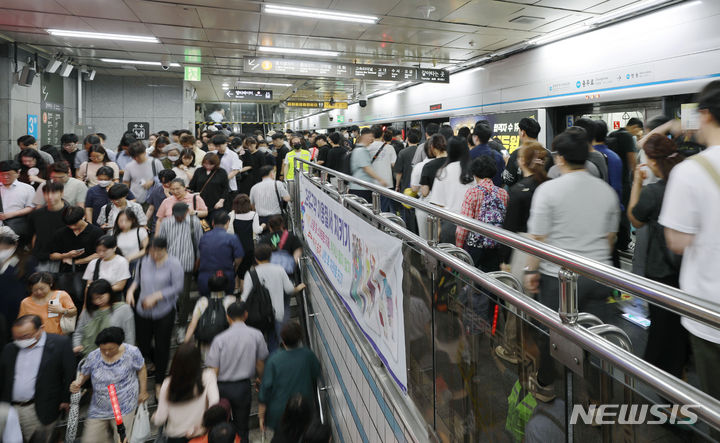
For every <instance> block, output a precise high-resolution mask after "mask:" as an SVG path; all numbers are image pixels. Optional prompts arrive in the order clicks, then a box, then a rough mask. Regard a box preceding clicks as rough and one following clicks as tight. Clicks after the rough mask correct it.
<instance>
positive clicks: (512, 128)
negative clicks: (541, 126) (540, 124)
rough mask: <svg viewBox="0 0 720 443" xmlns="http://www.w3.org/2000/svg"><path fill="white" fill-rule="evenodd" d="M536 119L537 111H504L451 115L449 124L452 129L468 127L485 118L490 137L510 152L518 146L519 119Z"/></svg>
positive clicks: (471, 127)
mask: <svg viewBox="0 0 720 443" xmlns="http://www.w3.org/2000/svg"><path fill="white" fill-rule="evenodd" d="M525 117H527V118H532V119H534V120H537V111H536V110H532V111H518V112H505V113H503V114H483V115H465V116H461V117H451V118H450V126H452V128H453V131H455V132H456V133H457V130H458V129H460V128H462V127H463V126H466V127H468V128H470V129H473V127H475V123H477V122H478V121H480V120H487V121H488V122H489V123H490V127H491V128H492V130H493V135H492V138H494V139H496V140H498V141H499V142H500V143H502V144H503V146H505V149H507V150H508V152H510V153H512V152H513V151H514V150H516V149H517V148H518V147H519V146H520V120H522V119H523V118H525Z"/></svg>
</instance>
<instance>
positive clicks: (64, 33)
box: [47, 29, 160, 43]
mask: <svg viewBox="0 0 720 443" xmlns="http://www.w3.org/2000/svg"><path fill="white" fill-rule="evenodd" d="M47 32H48V33H49V34H50V35H55V36H58V37H77V38H94V39H101V40H118V41H125V42H141V43H160V40H158V39H157V37H154V36H152V35H127V34H106V33H103V32H84V31H68V30H64V29H47Z"/></svg>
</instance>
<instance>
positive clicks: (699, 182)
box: [658, 146, 720, 344]
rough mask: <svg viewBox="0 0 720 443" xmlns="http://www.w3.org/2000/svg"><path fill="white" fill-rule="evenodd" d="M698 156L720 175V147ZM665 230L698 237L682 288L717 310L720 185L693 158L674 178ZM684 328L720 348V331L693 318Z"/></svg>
mask: <svg viewBox="0 0 720 443" xmlns="http://www.w3.org/2000/svg"><path fill="white" fill-rule="evenodd" d="M697 155H698V156H702V157H704V158H706V159H708V160H710V162H711V163H712V165H713V166H714V168H715V170H716V171H718V172H720V146H711V147H709V148H708V149H706V150H705V151H703V152H702V153H700V154H697ZM658 221H659V222H660V224H661V225H662V226H665V227H667V228H670V229H674V230H676V231H680V232H684V233H686V234H694V235H695V237H694V238H693V241H692V244H690V246H688V247H687V248H685V252H684V254H683V259H682V266H681V268H680V288H681V289H682V290H683V291H686V292H688V293H690V294H691V295H693V296H694V297H697V299H698V300H693V301H700V302H701V304H710V305H711V307H712V309H715V310H717V309H718V304H720V293H719V292H718V288H720V272H718V266H717V263H718V262H720V235H719V234H720V185H718V184H717V183H716V182H715V181H714V180H713V179H712V177H711V176H710V174H709V173H708V172H707V171H706V170H705V169H704V168H703V167H702V166H701V165H700V163H698V162H696V161H694V160H693V159H692V157H691V158H689V159H688V160H685V161H683V162H682V163H680V164H679V165H677V166H676V167H675V168H673V170H672V173H671V174H670V180H668V184H667V187H666V189H665V197H664V199H663V206H662V211H661V212H660V218H659V219H658ZM681 321H682V325H683V326H685V329H687V330H688V331H690V333H691V334H693V335H695V336H697V337H700V338H702V339H705V340H708V341H711V342H713V343H718V344H720V330H718V329H716V328H713V327H710V326H707V325H705V324H703V323H700V322H698V321H695V320H691V319H689V318H686V317H683V318H682V320H681Z"/></svg>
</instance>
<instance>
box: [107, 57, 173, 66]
mask: <svg viewBox="0 0 720 443" xmlns="http://www.w3.org/2000/svg"><path fill="white" fill-rule="evenodd" d="M100 61H101V62H105V63H122V64H126V65H149V66H161V65H162V62H150V61H145V60H121V59H118V58H101V59H100ZM170 66H172V67H173V68H177V67H179V66H180V64H179V63H170Z"/></svg>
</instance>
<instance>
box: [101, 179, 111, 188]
mask: <svg viewBox="0 0 720 443" xmlns="http://www.w3.org/2000/svg"><path fill="white" fill-rule="evenodd" d="M110 183H112V182H111V181H110V180H98V185H100V187H101V188H107V187H108V186H109V185H110Z"/></svg>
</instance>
